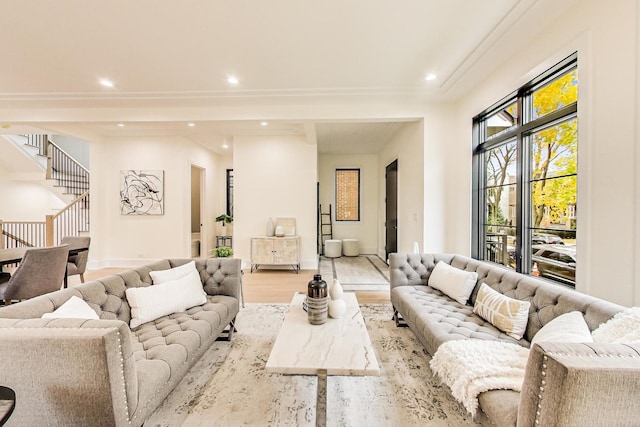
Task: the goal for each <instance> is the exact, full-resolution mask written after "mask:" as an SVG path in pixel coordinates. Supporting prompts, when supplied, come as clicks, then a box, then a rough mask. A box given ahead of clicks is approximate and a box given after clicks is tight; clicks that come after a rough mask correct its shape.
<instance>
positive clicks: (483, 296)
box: [473, 283, 531, 340]
mask: <svg viewBox="0 0 640 427" xmlns="http://www.w3.org/2000/svg"><path fill="white" fill-rule="evenodd" d="M530 305H531V304H529V302H528V301H520V300H517V299H513V298H509V297H507V296H505V295H502V294H501V293H500V292H497V291H494V290H493V289H492V288H491V287H490V286H488V285H487V284H486V283H482V284H481V285H480V290H479V291H478V297H477V298H476V304H475V305H474V306H473V312H474V313H476V314H477V315H478V316H480V317H482V318H483V319H484V320H486V321H487V322H489V323H491V324H492V325H493V326H495V327H496V328H498V329H500V330H501V331H503V332H504V333H506V334H507V335H509V336H510V337H513V338H515V339H517V340H519V339H521V338H522V336H523V335H524V332H525V330H526V328H527V321H528V320H529V306H530Z"/></svg>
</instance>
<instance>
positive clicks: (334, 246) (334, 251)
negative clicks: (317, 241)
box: [324, 240, 342, 258]
mask: <svg viewBox="0 0 640 427" xmlns="http://www.w3.org/2000/svg"><path fill="white" fill-rule="evenodd" d="M324 256H326V257H327V258H339V257H341V256H342V240H325V241H324Z"/></svg>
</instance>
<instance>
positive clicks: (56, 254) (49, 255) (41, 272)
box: [0, 245, 69, 305]
mask: <svg viewBox="0 0 640 427" xmlns="http://www.w3.org/2000/svg"><path fill="white" fill-rule="evenodd" d="M68 257H69V246H68V245H62V246H53V247H50V248H34V249H28V250H27V251H26V252H25V254H24V257H22V260H21V261H20V264H19V265H18V268H16V271H14V272H13V274H12V275H11V278H9V280H7V281H6V282H4V283H0V299H3V300H4V301H5V305H9V304H11V301H16V300H23V299H29V298H33V297H37V296H38V295H43V294H46V293H49V292H53V291H57V290H58V289H60V288H61V287H62V283H63V281H64V277H65V271H66V268H67V258H68Z"/></svg>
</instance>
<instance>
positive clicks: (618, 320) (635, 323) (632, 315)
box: [591, 307, 640, 344]
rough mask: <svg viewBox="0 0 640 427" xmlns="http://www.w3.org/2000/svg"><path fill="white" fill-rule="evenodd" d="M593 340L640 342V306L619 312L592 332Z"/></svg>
mask: <svg viewBox="0 0 640 427" xmlns="http://www.w3.org/2000/svg"><path fill="white" fill-rule="evenodd" d="M591 336H592V337H593V341H595V342H608V343H626V344H638V343H640V307H631V308H627V309H626V310H624V311H621V312H620V313H617V314H616V315H615V316H613V317H612V318H611V319H609V320H608V321H607V322H605V323H603V324H601V325H600V326H598V329H596V330H595V331H593V332H592V333H591Z"/></svg>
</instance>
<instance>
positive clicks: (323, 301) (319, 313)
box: [307, 274, 329, 325]
mask: <svg viewBox="0 0 640 427" xmlns="http://www.w3.org/2000/svg"><path fill="white" fill-rule="evenodd" d="M328 312H329V292H328V290H327V282H325V281H324V280H322V276H321V275H319V274H315V275H314V276H313V280H312V281H310V282H309V284H308V285H307V314H308V316H309V323H311V324H312V325H322V324H323V323H324V322H326V321H327V315H328Z"/></svg>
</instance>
